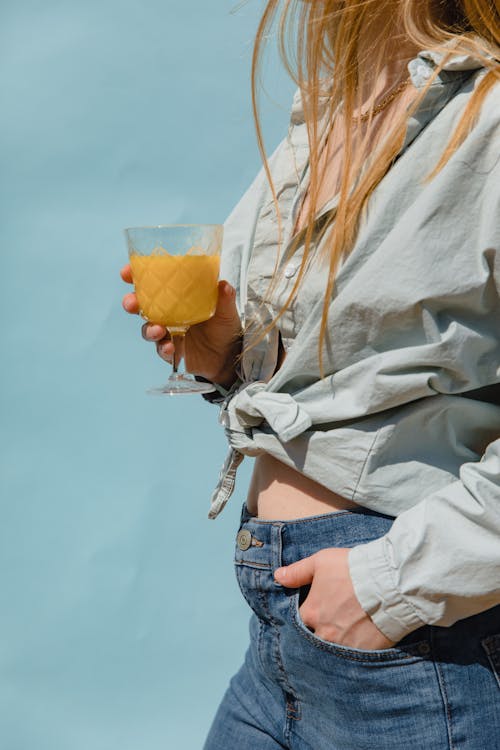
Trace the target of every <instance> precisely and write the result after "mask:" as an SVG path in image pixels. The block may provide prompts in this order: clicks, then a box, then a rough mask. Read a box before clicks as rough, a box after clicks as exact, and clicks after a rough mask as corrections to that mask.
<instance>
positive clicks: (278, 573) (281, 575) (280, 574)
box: [274, 568, 287, 579]
mask: <svg viewBox="0 0 500 750" xmlns="http://www.w3.org/2000/svg"><path fill="white" fill-rule="evenodd" d="M286 572H287V571H286V568H277V569H276V570H275V571H274V577H275V578H277V577H279V578H281V579H283V578H286Z"/></svg>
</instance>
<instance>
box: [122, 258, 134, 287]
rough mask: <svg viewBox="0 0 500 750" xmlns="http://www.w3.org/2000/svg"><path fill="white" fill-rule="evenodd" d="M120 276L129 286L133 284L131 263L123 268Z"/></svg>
mask: <svg viewBox="0 0 500 750" xmlns="http://www.w3.org/2000/svg"><path fill="white" fill-rule="evenodd" d="M120 276H121V277H122V280H123V281H126V282H127V284H133V283H134V282H133V280H132V269H131V268H130V263H127V265H126V266H123V268H122V269H121V271H120Z"/></svg>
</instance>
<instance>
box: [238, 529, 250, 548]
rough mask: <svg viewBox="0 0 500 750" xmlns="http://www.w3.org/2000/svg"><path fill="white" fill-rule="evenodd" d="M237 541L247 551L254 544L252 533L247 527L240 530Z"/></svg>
mask: <svg viewBox="0 0 500 750" xmlns="http://www.w3.org/2000/svg"><path fill="white" fill-rule="evenodd" d="M236 542H237V544H238V547H239V548H240V549H241V550H243V551H245V550H246V549H248V548H249V547H250V546H251V544H252V535H251V534H250V532H249V531H247V529H242V530H241V531H239V532H238V536H237V537H236Z"/></svg>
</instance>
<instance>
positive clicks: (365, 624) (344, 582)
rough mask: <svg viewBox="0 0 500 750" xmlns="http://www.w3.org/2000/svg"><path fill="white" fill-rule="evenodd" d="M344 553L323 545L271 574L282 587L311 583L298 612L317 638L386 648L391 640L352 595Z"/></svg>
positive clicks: (345, 643)
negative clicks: (308, 555)
mask: <svg viewBox="0 0 500 750" xmlns="http://www.w3.org/2000/svg"><path fill="white" fill-rule="evenodd" d="M348 554H349V550H348V549H345V548H340V547H332V548H329V549H323V550H320V551H319V552H316V553H315V554H314V555H311V556H310V557H304V558H303V559H302V560H298V561H297V562H295V563H292V564H291V565H287V566H286V567H283V568H278V570H276V571H275V573H274V577H275V579H276V581H277V582H278V583H280V584H281V585H282V586H285V587H286V588H299V587H300V586H305V585H307V584H311V588H310V591H309V593H308V595H307V597H306V599H305V601H304V602H303V603H302V605H301V607H300V609H299V612H300V616H301V618H302V621H303V622H304V624H305V625H306V626H307V627H308V628H310V629H311V630H312V631H314V633H315V635H317V636H318V637H319V638H322V639H323V640H325V641H331V642H333V643H338V644H340V645H342V646H347V647H349V646H350V647H352V648H361V649H368V650H372V649H382V648H390V647H391V646H394V642H393V641H390V640H389V639H388V638H386V637H385V635H383V633H381V632H380V630H379V629H378V628H377V626H376V625H375V624H374V622H373V620H371V619H370V617H369V616H368V615H367V614H366V612H365V611H364V609H363V608H362V607H361V605H360V603H359V601H358V599H357V598H356V594H355V593H354V587H353V585H352V581H351V576H350V573H349V564H348V558H347V556H348Z"/></svg>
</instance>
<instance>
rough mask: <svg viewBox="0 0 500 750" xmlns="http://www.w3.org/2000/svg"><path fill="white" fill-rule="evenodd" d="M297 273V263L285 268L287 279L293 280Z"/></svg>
mask: <svg viewBox="0 0 500 750" xmlns="http://www.w3.org/2000/svg"><path fill="white" fill-rule="evenodd" d="M296 273H297V266H296V265H295V263H289V264H288V265H287V266H285V271H284V275H285V279H292V278H293V277H294V276H295V274H296Z"/></svg>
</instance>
